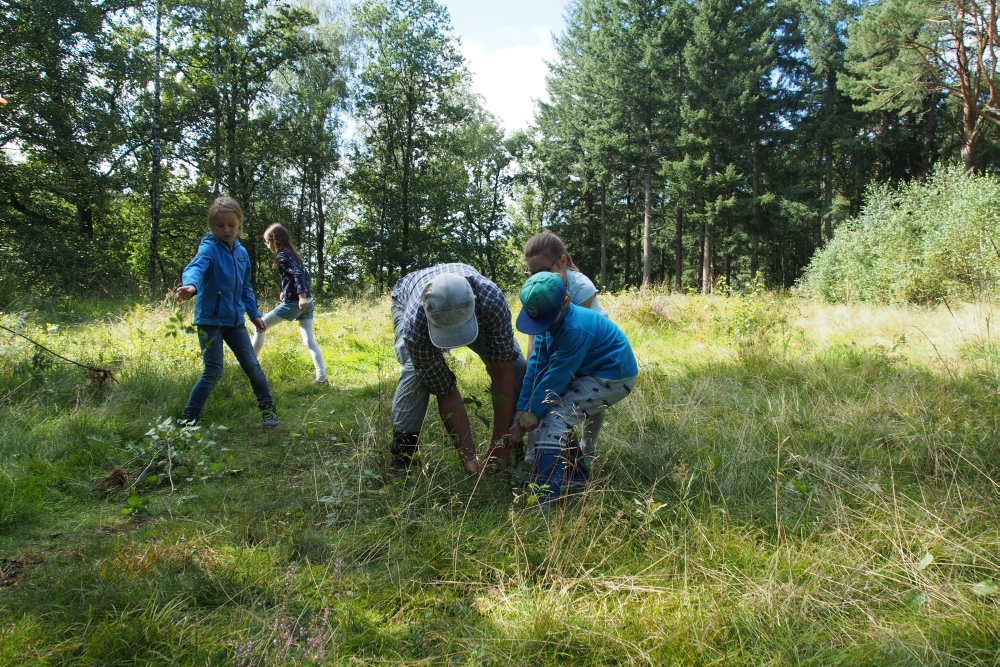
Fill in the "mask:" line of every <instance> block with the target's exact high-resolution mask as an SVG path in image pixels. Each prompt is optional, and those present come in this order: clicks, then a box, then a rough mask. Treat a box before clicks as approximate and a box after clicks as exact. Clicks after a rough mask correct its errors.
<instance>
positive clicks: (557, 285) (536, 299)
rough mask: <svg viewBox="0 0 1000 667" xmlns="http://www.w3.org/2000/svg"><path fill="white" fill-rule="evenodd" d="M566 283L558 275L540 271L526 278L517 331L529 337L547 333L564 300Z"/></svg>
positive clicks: (522, 289) (521, 295) (522, 291)
mask: <svg viewBox="0 0 1000 667" xmlns="http://www.w3.org/2000/svg"><path fill="white" fill-rule="evenodd" d="M566 290H567V287H566V283H564V282H563V279H562V278H560V277H559V275H558V274H555V273H551V272H549V271H541V272H539V273H536V274H535V275H533V276H531V277H530V278H528V280H527V282H525V283H524V287H522V288H521V294H520V297H521V305H522V306H524V307H523V308H522V309H521V312H520V314H518V316H517V330H518V331H520V332H521V333H526V334H529V335H534V334H540V333H544V332H546V331H548V328H549V327H550V326H552V323H553V322H555V320H556V318H557V317H559V311H561V310H562V305H563V301H564V300H565V299H566Z"/></svg>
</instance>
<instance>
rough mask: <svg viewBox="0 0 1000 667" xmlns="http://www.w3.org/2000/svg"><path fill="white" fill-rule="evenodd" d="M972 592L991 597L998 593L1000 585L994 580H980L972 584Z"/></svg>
mask: <svg viewBox="0 0 1000 667" xmlns="http://www.w3.org/2000/svg"><path fill="white" fill-rule="evenodd" d="M972 592H973V593H975V594H976V595H978V596H980V597H992V596H994V595H997V593H1000V585H998V584H997V583H996V582H995V581H992V580H988V581H980V582H978V583H976V584H973V585H972Z"/></svg>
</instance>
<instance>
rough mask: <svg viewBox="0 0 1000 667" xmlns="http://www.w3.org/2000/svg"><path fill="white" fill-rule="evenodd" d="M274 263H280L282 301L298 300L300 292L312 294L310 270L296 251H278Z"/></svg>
mask: <svg viewBox="0 0 1000 667" xmlns="http://www.w3.org/2000/svg"><path fill="white" fill-rule="evenodd" d="M274 263H275V264H277V265H278V274H279V275H280V276H281V300H282V301H298V300H299V294H302V293H303V292H305V293H306V296H307V297H310V296H312V291H311V290H310V289H309V270H308V269H306V267H305V266H304V265H303V264H302V261H301V260H299V258H298V257H296V256H295V253H294V252H292V251H291V250H280V251H278V254H277V255H276V256H275V258H274Z"/></svg>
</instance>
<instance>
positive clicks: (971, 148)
mask: <svg viewBox="0 0 1000 667" xmlns="http://www.w3.org/2000/svg"><path fill="white" fill-rule="evenodd" d="M978 117H979V114H978V112H977V110H976V106H975V102H973V103H966V104H965V108H964V109H963V111H962V163H963V164H964V165H965V168H966V169H967V170H971V169H972V168H973V167H974V166H975V164H976V142H977V141H978V139H979V127H978V120H979V118H978Z"/></svg>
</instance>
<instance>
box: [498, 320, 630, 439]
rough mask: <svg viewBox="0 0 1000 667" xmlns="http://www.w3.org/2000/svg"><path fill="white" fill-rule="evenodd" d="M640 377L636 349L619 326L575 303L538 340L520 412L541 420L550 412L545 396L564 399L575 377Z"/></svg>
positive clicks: (523, 388) (523, 387) (522, 393)
mask: <svg viewBox="0 0 1000 667" xmlns="http://www.w3.org/2000/svg"><path fill="white" fill-rule="evenodd" d="M638 373H639V366H638V364H636V362H635V355H633V354H632V346H631V345H629V342H628V339H627V338H626V337H625V334H623V333H622V330H621V329H619V328H618V325H616V324H615V323H614V322H612V321H611V320H609V319H608V318H607V317H605V316H604V315H601V314H600V313H598V312H597V311H594V310H591V309H590V308H581V307H580V306H577V305H575V304H572V303H571V304H570V305H569V306H568V307H567V308H566V310H565V311H563V314H562V316H561V317H560V318H559V320H558V321H557V322H556V323H555V324H553V325H552V326H551V327H549V330H548V331H546V332H545V333H543V334H539V335H537V336H535V349H534V351H533V352H532V353H531V358H530V359H528V370H527V372H526V373H525V375H524V385H523V386H522V387H521V397H520V399H518V401H517V409H518V410H528V411H530V412H532V413H534V414H535V416H536V417H538V419H539V420H541V418H542V417H543V416H544V415H545V413H546V412H547V411H548V408H549V405H548V404H547V403H545V397H546V396H548V395H549V394H551V393H555V394H556V395H561V394H562V393H563V392H564V391H566V387H568V386H569V383H570V380H572V379H573V378H574V377H588V376H593V377H599V378H603V379H605V380H622V379H624V378H627V377H632V376H633V375H637V374H638Z"/></svg>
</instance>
